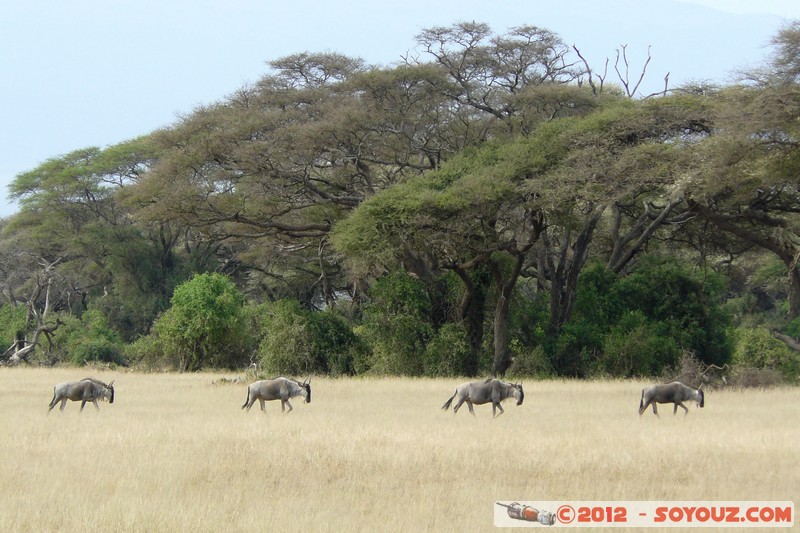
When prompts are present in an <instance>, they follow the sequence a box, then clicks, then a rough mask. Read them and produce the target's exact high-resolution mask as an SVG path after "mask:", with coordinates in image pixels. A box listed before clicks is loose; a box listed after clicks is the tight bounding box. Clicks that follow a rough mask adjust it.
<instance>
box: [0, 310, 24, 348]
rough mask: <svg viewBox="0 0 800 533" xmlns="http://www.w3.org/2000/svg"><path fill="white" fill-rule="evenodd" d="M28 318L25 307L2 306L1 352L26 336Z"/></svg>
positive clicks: (0, 321) (0, 326)
mask: <svg viewBox="0 0 800 533" xmlns="http://www.w3.org/2000/svg"><path fill="white" fill-rule="evenodd" d="M26 318H27V310H26V309H25V307H24V306H21V305H17V306H12V305H3V306H0V350H3V351H5V350H6V348H8V347H9V346H11V343H13V342H14V341H15V340H16V339H17V338H18V337H24V336H25V330H26V329H27V326H28V325H27V321H26Z"/></svg>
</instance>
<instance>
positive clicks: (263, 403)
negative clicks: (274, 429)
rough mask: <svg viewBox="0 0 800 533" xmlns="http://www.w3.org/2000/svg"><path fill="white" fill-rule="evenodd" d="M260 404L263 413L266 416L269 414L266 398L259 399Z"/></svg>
mask: <svg viewBox="0 0 800 533" xmlns="http://www.w3.org/2000/svg"><path fill="white" fill-rule="evenodd" d="M258 403H259V404H261V412H262V413H264V414H267V407H266V402H265V401H264V398H259V399H258Z"/></svg>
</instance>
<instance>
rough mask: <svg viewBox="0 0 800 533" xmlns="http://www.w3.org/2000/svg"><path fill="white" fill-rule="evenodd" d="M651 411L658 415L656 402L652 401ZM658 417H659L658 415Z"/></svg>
mask: <svg viewBox="0 0 800 533" xmlns="http://www.w3.org/2000/svg"><path fill="white" fill-rule="evenodd" d="M653 412H654V413H655V414H656V416H658V408H656V402H653ZM658 417H659V418H661V417H660V416H658Z"/></svg>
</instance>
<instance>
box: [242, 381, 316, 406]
mask: <svg viewBox="0 0 800 533" xmlns="http://www.w3.org/2000/svg"><path fill="white" fill-rule="evenodd" d="M297 396H302V397H303V398H304V399H305V402H306V403H311V383H310V380H308V379H307V380H305V381H303V382H302V383H300V382H299V381H295V380H293V379H287V378H275V379H265V380H262V381H256V382H255V383H251V384H250V385H248V386H247V400H246V401H245V402H244V405H242V409H245V408H247V411H250V408H251V407H252V406H253V404H254V403H255V401H256V400H258V401H259V402H261V410H262V411H264V412H265V413H266V412H267V410H266V409H264V402H265V401H269V400H280V401H281V412H282V413H283V412H285V411H286V407H285V406H287V405H288V406H289V412H291V411H292V404H291V403H289V398H295V397H297Z"/></svg>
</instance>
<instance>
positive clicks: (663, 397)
mask: <svg viewBox="0 0 800 533" xmlns="http://www.w3.org/2000/svg"><path fill="white" fill-rule="evenodd" d="M689 400H693V401H695V402H697V403H698V404H699V405H700V407H703V406H704V405H705V394H703V391H702V390H700V389H694V388H692V387H689V386H687V385H684V384H683V383H681V382H680V381H673V382H672V383H666V384H664V385H653V386H650V387H646V388H644V389H642V399H641V400H639V416H642V414H643V413H644V412H645V411H646V410H647V407H648V406H650V405H652V406H653V413H655V415H656V416H658V409H656V404H658V403H672V404H675V407H674V408H673V409H672V414H673V415H674V414H675V413H677V412H678V406H681V407H683V411H684V413H683V414H684V415H686V414H688V413H689V409H687V408H686V406H685V405H683V402H686V401H689Z"/></svg>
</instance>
